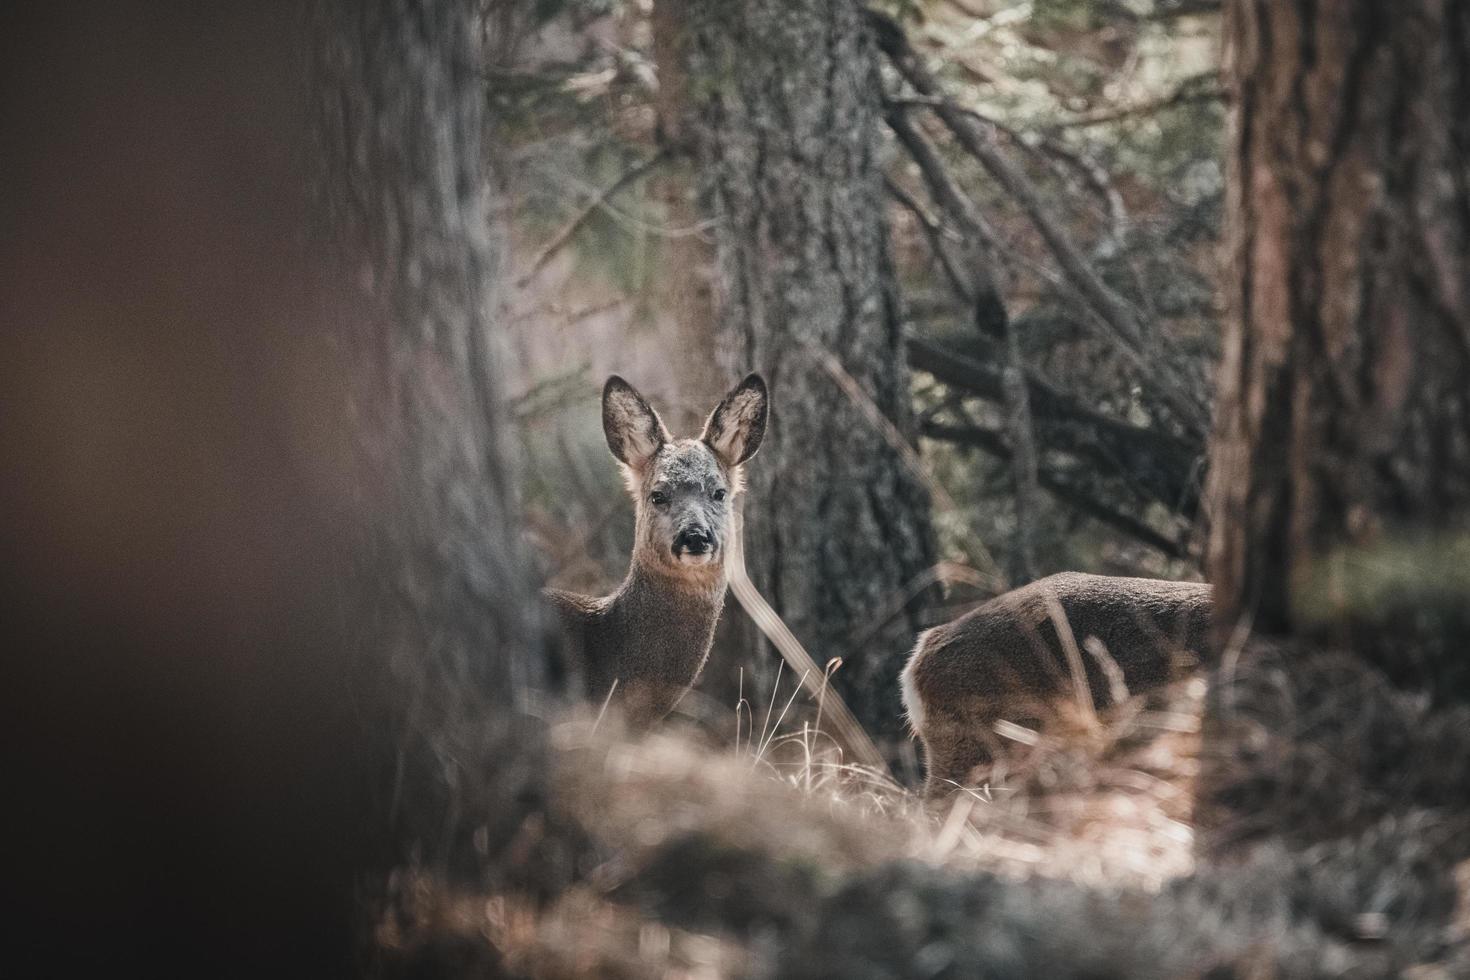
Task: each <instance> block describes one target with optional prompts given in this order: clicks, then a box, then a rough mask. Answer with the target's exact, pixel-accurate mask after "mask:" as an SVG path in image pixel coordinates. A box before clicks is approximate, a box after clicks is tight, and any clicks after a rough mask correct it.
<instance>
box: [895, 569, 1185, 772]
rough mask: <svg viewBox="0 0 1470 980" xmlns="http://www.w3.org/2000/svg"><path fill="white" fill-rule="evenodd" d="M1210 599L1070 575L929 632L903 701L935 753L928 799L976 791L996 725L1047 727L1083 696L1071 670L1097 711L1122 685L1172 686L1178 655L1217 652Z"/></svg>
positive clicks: (927, 751)
mask: <svg viewBox="0 0 1470 980" xmlns="http://www.w3.org/2000/svg"><path fill="white" fill-rule="evenodd" d="M1210 597H1211V592H1210V587H1209V586H1208V585H1200V584H1195V583H1191V582H1165V581H1160V580H1157V579H1146V578H1114V577H1110V576H1106V575H1083V574H1080V573H1077V572H1063V573H1061V574H1059V575H1051V576H1048V577H1047V578H1044V579H1039V580H1038V581H1035V582H1032V583H1031V584H1030V585H1026V586H1023V587H1021V588H1019V589H1014V590H1012V591H1010V592H1007V593H1005V594H1003V595H999V596H996V597H995V598H994V599H991V600H990V601H989V602H986V603H984V604H983V605H981V606H979V607H978V608H976V609H973V610H971V611H970V612H968V613H966V614H965V615H963V616H961V617H959V618H958V619H956V620H953V621H952V622H949V623H946V624H944V625H943V626H936V627H934V628H933V629H931V630H926V631H925V632H923V633H921V634H920V635H919V642H918V645H917V646H916V647H915V648H914V652H913V654H912V655H911V656H910V657H909V662H908V665H907V666H905V667H904V669H903V675H902V691H903V703H904V707H905V709H907V711H908V716H909V721H910V722H911V723H912V725H913V727H914V730H915V731H916V732H917V733H918V735H919V737H920V738H921V739H922V740H923V743H924V761H925V767H926V769H927V770H928V776H927V779H926V781H925V784H924V793H925V795H926V796H929V797H935V796H938V795H940V794H941V793H943V792H945V791H946V790H948V789H953V788H955V787H956V786H960V785H963V784H965V783H966V782H967V780H968V779H969V778H970V774H971V772H973V771H974V769H975V768H976V767H977V766H980V765H982V764H985V763H987V762H989V761H991V760H992V759H993V758H994V755H995V752H996V749H997V746H998V739H997V735H996V731H995V724H996V722H998V721H1003V720H1004V721H1013V722H1020V721H1027V722H1033V723H1036V722H1039V720H1041V719H1044V718H1045V717H1046V716H1047V715H1048V714H1049V713H1050V712H1051V710H1052V709H1053V708H1054V707H1055V706H1056V705H1057V704H1058V702H1059V701H1061V700H1062V699H1064V698H1067V697H1069V696H1072V695H1073V693H1074V692H1076V693H1077V694H1080V693H1081V691H1080V685H1077V684H1076V683H1075V682H1074V676H1075V675H1074V673H1073V669H1074V668H1073V667H1071V666H1069V661H1071V662H1073V663H1075V662H1076V661H1077V660H1080V661H1081V663H1080V665H1079V666H1080V667H1081V669H1082V671H1083V673H1084V674H1085V675H1086V685H1087V689H1088V692H1089V694H1090V696H1091V697H1092V699H1093V703H1094V704H1109V703H1111V702H1112V701H1113V700H1114V698H1113V689H1114V687H1115V686H1116V681H1117V680H1121V681H1122V683H1123V685H1124V687H1125V688H1126V690H1129V691H1134V692H1136V691H1141V690H1146V689H1148V688H1151V687H1157V686H1159V685H1161V684H1163V683H1165V682H1167V681H1169V680H1171V679H1172V678H1173V677H1174V676H1175V675H1176V666H1177V665H1178V663H1179V659H1180V658H1179V657H1177V656H1176V654H1178V653H1180V652H1181V651H1186V650H1187V651H1193V652H1194V653H1196V654H1203V653H1204V652H1206V643H1207V639H1206V636H1207V631H1208V629H1209V623H1210V610H1211V599H1210ZM1059 622H1060V623H1061V624H1062V629H1061V632H1059V631H1058V623H1059ZM1093 639H1095V640H1096V641H1099V642H1100V643H1101V644H1102V647H1103V648H1104V650H1105V651H1106V652H1105V653H1104V652H1103V651H1101V650H1098V648H1097V647H1096V645H1095V644H1094V643H1092V642H1089V641H1091V640H1093ZM1069 647H1070V648H1071V650H1072V651H1080V652H1079V653H1078V654H1077V655H1076V656H1075V657H1074V656H1072V654H1071V653H1070V652H1069V649H1068V648H1069ZM1114 664H1116V665H1117V668H1118V670H1113V665H1114ZM1120 672H1121V677H1118V676H1117V675H1118V674H1119V673H1120ZM1110 675H1111V676H1110Z"/></svg>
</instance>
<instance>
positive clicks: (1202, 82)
mask: <svg viewBox="0 0 1470 980" xmlns="http://www.w3.org/2000/svg"><path fill="white" fill-rule="evenodd" d="M1218 78H1219V76H1218V74H1217V73H1216V72H1213V71H1206V72H1200V73H1199V74H1197V75H1191V76H1190V77H1188V78H1186V79H1185V80H1184V81H1182V82H1180V83H1179V86H1178V87H1177V88H1176V89H1174V91H1172V92H1170V93H1169V94H1167V95H1162V96H1160V97H1158V98H1157V99H1148V100H1145V101H1143V102H1135V103H1133V104H1132V105H1124V106H1108V107H1107V108H1105V109H1098V110H1096V111H1094V112H1087V113H1083V114H1082V115H1078V116H1073V117H1072V118H1070V119H1063V120H1060V121H1058V122H1055V123H1053V124H1052V125H1051V127H1050V128H1053V129H1075V128H1079V127H1085V126H1100V125H1102V124H1104V123H1110V122H1118V121H1119V120H1122V119H1128V118H1130V117H1132V116H1151V115H1153V114H1154V113H1157V112H1162V111H1163V110H1165V109H1172V108H1174V107H1175V106H1181V105H1189V104H1190V103H1194V102H1218V101H1220V100H1222V99H1224V98H1225V90H1224V89H1222V88H1221V87H1220V85H1219V82H1218Z"/></svg>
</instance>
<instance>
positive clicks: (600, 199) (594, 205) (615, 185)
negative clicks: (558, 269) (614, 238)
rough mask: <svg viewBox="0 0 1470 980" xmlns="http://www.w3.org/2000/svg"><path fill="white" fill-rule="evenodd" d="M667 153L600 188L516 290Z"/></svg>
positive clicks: (543, 252)
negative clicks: (615, 196) (623, 190)
mask: <svg viewBox="0 0 1470 980" xmlns="http://www.w3.org/2000/svg"><path fill="white" fill-rule="evenodd" d="M670 152H671V151H670V150H669V149H668V148H663V149H660V150H659V151H658V152H657V153H655V154H654V155H653V156H651V157H649V158H648V159H647V160H644V161H642V162H641V163H638V164H635V165H634V166H633V167H632V168H631V169H629V170H628V171H626V172H625V173H623V174H622V175H621V176H620V177H618V179H617V180H615V181H613V182H612V183H611V184H608V185H607V186H606V187H605V188H603V189H602V191H601V192H599V193H598V195H597V196H596V197H594V198H593V199H592V200H591V202H589V203H588V205H587V206H586V207H585V208H583V209H582V210H581V211H579V212H578V213H577V215H576V216H575V217H573V218H572V220H571V221H568V222H567V223H566V224H565V225H563V226H562V228H561V230H560V231H558V232H557V233H556V234H555V235H553V236H552V238H551V241H549V242H547V244H546V247H545V248H543V249H542V250H541V252H540V254H538V255H537V256H536V261H534V262H532V263H531V268H530V269H528V270H527V271H526V273H525V275H523V276H521V277H520V278H519V279H517V280H516V288H517V289H524V288H525V287H526V286H527V285H529V284H530V282H531V280H533V279H535V278H536V276H537V275H539V274H540V272H541V270H542V269H543V268H545V267H546V264H547V263H548V262H550V261H551V260H552V259H553V258H555V257H556V253H558V252H560V251H561V250H562V249H563V248H565V247H566V244H567V243H568V242H570V241H571V240H572V236H573V235H575V234H576V233H577V231H578V230H579V229H580V228H581V227H582V226H583V225H584V224H586V223H587V219H588V218H590V217H592V215H593V214H595V213H596V212H597V211H598V210H599V209H601V208H602V207H603V206H605V205H606V204H607V202H608V201H610V200H612V198H613V195H615V194H617V193H618V192H619V191H621V190H622V189H623V188H625V187H627V186H628V185H629V184H631V183H633V181H635V180H637V179H638V178H639V177H642V176H643V175H644V174H647V173H648V172H649V171H651V170H653V169H654V168H655V167H657V166H658V165H659V164H661V163H663V162H664V160H666V159H667V158H668V157H669V156H670Z"/></svg>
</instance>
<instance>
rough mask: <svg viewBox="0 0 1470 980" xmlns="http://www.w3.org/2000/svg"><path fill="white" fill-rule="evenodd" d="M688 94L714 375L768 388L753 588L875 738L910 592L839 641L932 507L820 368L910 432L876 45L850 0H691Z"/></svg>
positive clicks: (929, 549)
mask: <svg viewBox="0 0 1470 980" xmlns="http://www.w3.org/2000/svg"><path fill="white" fill-rule="evenodd" d="M689 10H690V23H691V25H692V35H693V37H692V45H691V72H690V79H689V92H690V93H691V102H692V103H693V107H694V114H695V116H696V119H697V121H696V124H695V127H694V134H695V145H696V151H697V154H698V159H699V163H700V168H701V184H702V188H703V191H704V198H705V202H706V206H707V209H708V213H709V215H710V216H711V217H712V218H713V219H714V220H715V222H716V226H715V235H716V239H717V243H718V294H717V296H718V305H719V308H720V318H721V319H720V323H721V327H720V338H721V350H720V359H721V363H722V364H723V365H724V366H725V368H726V372H727V373H728V374H729V375H730V376H734V375H735V374H736V373H737V372H739V371H742V370H747V369H754V370H759V371H762V372H764V373H765V374H766V376H767V378H768V380H769V381H770V382H771V392H772V423H771V428H770V432H769V435H768V437H767V441H766V443H765V445H764V446H763V447H762V450H761V454H760V456H759V457H757V458H756V459H755V460H754V461H753V462H752V464H751V466H750V473H751V489H750V492H749V494H748V495H747V503H746V512H745V513H746V528H747V532H746V533H747V536H748V538H747V554H748V556H749V566H750V570H751V573H752V577H753V578H754V580H755V582H756V584H757V585H758V586H759V587H760V588H761V589H762V591H763V592H764V593H765V594H766V595H767V597H768V598H769V599H770V601H771V603H772V604H773V605H774V606H775V608H776V610H777V611H778V612H779V613H780V614H781V615H782V616H783V617H785V618H786V620H787V622H788V624H789V625H790V626H791V628H792V629H793V630H794V631H795V633H796V635H797V636H798V637H799V638H800V639H801V640H802V641H803V642H804V643H806V644H807V646H808V647H809V649H810V650H811V652H812V654H813V655H814V656H815V658H816V659H817V661H818V662H819V663H821V662H825V661H826V660H828V659H829V658H833V657H841V658H843V660H844V662H845V667H844V668H843V669H842V670H841V671H840V672H839V673H838V675H837V686H838V688H839V690H840V691H841V692H842V693H843V695H844V696H845V697H847V698H848V700H849V702H850V704H851V706H852V708H853V710H854V712H855V713H856V714H857V716H858V718H859V719H861V720H862V721H863V723H864V724H866V725H867V726H868V727H869V728H870V730H872V732H873V733H874V734H875V735H877V736H880V737H892V736H896V735H898V734H900V732H901V730H902V724H901V721H900V718H899V710H900V709H899V699H898V692H897V674H898V669H899V666H900V663H901V657H902V655H903V653H904V652H906V650H907V648H908V647H909V646H911V645H912V642H913V634H914V632H915V630H916V629H917V628H918V626H919V625H920V618H919V612H920V609H921V607H922V605H923V599H922V597H920V598H919V599H917V600H916V601H914V602H911V603H909V604H908V605H907V606H906V607H905V609H904V611H903V613H902V614H901V615H900V616H898V617H897V618H896V619H894V620H893V621H891V622H889V623H888V624H886V627H885V629H883V630H882V631H881V632H880V633H879V634H878V635H877V636H876V637H874V638H873V639H872V640H870V641H869V642H868V643H867V644H865V646H864V648H863V649H854V648H853V646H852V640H853V636H854V633H855V632H857V631H860V630H861V629H862V628H863V627H864V626H865V624H867V623H869V622H870V620H871V617H872V615H873V612H874V610H878V609H881V608H883V607H884V606H885V605H887V604H888V603H890V602H891V601H892V599H893V597H894V596H895V595H897V594H900V593H902V592H904V591H905V590H906V589H908V588H910V587H911V583H912V581H913V580H914V579H915V577H916V576H918V575H919V574H920V573H921V572H923V571H924V570H926V569H927V568H929V566H930V565H931V564H932V563H933V561H934V553H935V550H934V542H933V535H932V532H931V530H930V525H929V514H928V508H929V500H928V494H927V492H926V489H925V487H924V484H923V482H922V481H921V479H920V478H919V477H918V476H917V475H916V474H914V473H913V472H912V471H911V469H909V468H908V467H907V466H906V465H905V462H904V460H903V457H902V455H901V454H900V453H899V452H898V451H897V450H896V449H895V448H894V446H892V445H891V443H890V441H889V439H887V438H886V437H885V434H884V432H883V431H881V427H879V426H876V425H874V424H873V423H872V421H871V420H870V419H869V417H868V413H865V411H864V408H863V407H862V406H860V405H858V404H854V401H853V400H852V399H851V398H850V397H849V396H848V395H847V394H844V392H843V390H842V388H841V387H840V386H839V384H838V383H836V381H835V380H834V378H833V376H832V375H831V373H829V372H828V371H827V370H824V368H823V367H822V361H821V358H822V356H823V354H824V353H825V352H828V351H830V352H831V353H832V354H833V355H835V356H836V357H837V359H838V361H839V363H840V365H841V367H842V369H843V370H845V371H846V372H847V373H848V374H850V375H851V376H852V377H853V378H854V379H856V381H857V383H858V386H859V387H860V389H861V390H862V391H863V392H864V393H865V394H866V396H867V397H868V398H869V399H871V401H872V402H873V403H874V404H876V406H877V408H878V409H879V410H880V411H881V413H882V414H883V415H884V416H886V417H887V418H888V419H889V420H891V421H892V422H893V423H894V424H895V425H896V426H897V430H898V431H899V432H901V433H904V435H905V437H906V438H909V437H911V433H910V424H911V422H910V410H909V399H910V395H909V388H908V383H909V381H908V377H909V376H908V369H907V363H906V359H905V351H904V345H903V337H902V332H901V322H900V312H899V306H898V297H897V295H896V290H895V284H894V275H893V269H892V265H891V260H890V256H889V251H888V244H887V240H886V228H885V225H884V218H883V214H884V212H883V205H884V195H883V186H882V177H881V174H880V172H879V169H878V165H877V161H876V159H875V149H876V147H877V145H878V128H879V125H880V123H881V118H882V117H881V105H880V88H879V77H878V65H877V50H876V47H875V46H874V44H873V40H872V38H871V37H870V36H869V34H868V29H867V27H866V25H865V23H864V19H863V16H862V11H861V8H860V7H859V6H858V5H857V4H855V3H852V2H849V0H800V2H789V0H757V2H752V3H741V4H730V3H724V2H716V0H695V2H691V3H690V4H689Z"/></svg>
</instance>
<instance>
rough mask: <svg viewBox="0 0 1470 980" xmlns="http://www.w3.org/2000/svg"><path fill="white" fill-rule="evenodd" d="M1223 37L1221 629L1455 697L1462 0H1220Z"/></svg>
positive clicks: (1466, 152)
mask: <svg viewBox="0 0 1470 980" xmlns="http://www.w3.org/2000/svg"><path fill="white" fill-rule="evenodd" d="M1227 40H1228V45H1229V49H1230V63H1229V71H1230V74H1231V77H1232V81H1233V84H1234V87H1235V113H1234V123H1233V125H1234V130H1233V135H1232V142H1231V146H1230V155H1229V166H1230V169H1231V180H1230V188H1231V197H1230V202H1229V215H1230V221H1231V237H1230V242H1231V249H1232V260H1233V262H1234V280H1233V290H1234V291H1233V294H1232V296H1231V300H1232V306H1233V316H1232V322H1231V326H1230V331H1229V334H1228V337H1227V341H1226V346H1225V355H1224V363H1223V365H1222V373H1221V388H1220V400H1219V409H1218V417H1217V420H1216V431H1215V439H1214V443H1213V447H1212V453H1213V458H1212V460H1211V465H1210V481H1209V491H1208V495H1209V500H1210V504H1211V531H1210V537H1209V548H1208V570H1209V578H1210V581H1212V582H1213V583H1214V584H1215V587H1216V590H1217V592H1216V595H1217V597H1218V598H1217V602H1218V623H1219V628H1220V631H1221V638H1222V639H1223V638H1224V637H1225V636H1227V635H1228V634H1229V633H1230V632H1231V631H1232V630H1233V629H1235V627H1236V626H1237V624H1239V623H1241V622H1242V621H1244V622H1247V623H1250V624H1252V625H1253V628H1254V631H1255V633H1257V634H1261V635H1278V636H1280V635H1291V636H1294V637H1297V638H1304V639H1308V640H1310V641H1314V642H1318V643H1321V644H1324V645H1325V644H1330V645H1333V646H1335V647H1337V648H1339V649H1346V650H1351V651H1352V652H1354V653H1355V654H1356V655H1358V656H1359V657H1362V658H1364V659H1366V660H1367V661H1369V662H1371V663H1372V664H1374V665H1376V666H1377V667H1378V668H1380V669H1381V670H1383V671H1384V672H1386V673H1387V674H1388V676H1389V677H1390V678H1392V679H1393V680H1394V681H1395V682H1397V683H1399V684H1401V685H1405V686H1412V687H1421V688H1427V689H1429V690H1431V691H1433V692H1434V693H1435V695H1437V696H1440V697H1446V698H1470V656H1467V654H1466V651H1465V649H1464V643H1465V638H1466V636H1467V635H1470V633H1467V627H1470V603H1467V602H1466V597H1465V594H1464V591H1463V590H1464V586H1465V581H1464V579H1465V574H1466V573H1465V563H1464V561H1463V556H1464V550H1465V549H1464V540H1463V539H1459V540H1458V541H1456V539H1455V538H1454V537H1453V536H1454V535H1456V534H1464V533H1466V529H1467V520H1470V384H1467V381H1466V379H1467V377H1470V113H1467V111H1466V106H1467V105H1470V5H1466V4H1463V3H1450V2H1443V0H1414V2H1411V3H1405V4H1396V5H1387V4H1379V3H1373V2H1370V0H1355V2H1343V3H1331V4H1319V3H1308V2H1305V0H1294V2H1269V3H1267V2H1258V0H1237V2H1235V3H1233V4H1232V5H1230V11H1229V21H1228V29H1227ZM1401 549H1407V550H1401ZM1456 554H1458V555H1460V558H1461V560H1459V561H1455V560H1454V556H1455V555H1456ZM1406 558H1407V560H1405V559H1406Z"/></svg>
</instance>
